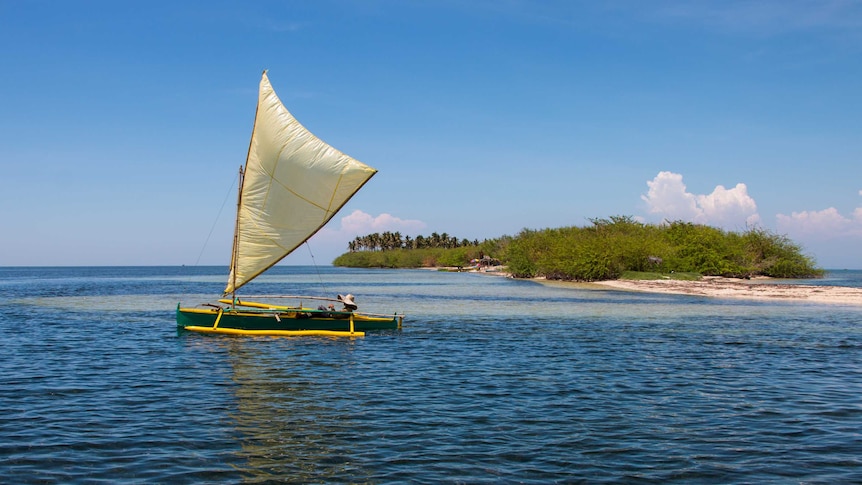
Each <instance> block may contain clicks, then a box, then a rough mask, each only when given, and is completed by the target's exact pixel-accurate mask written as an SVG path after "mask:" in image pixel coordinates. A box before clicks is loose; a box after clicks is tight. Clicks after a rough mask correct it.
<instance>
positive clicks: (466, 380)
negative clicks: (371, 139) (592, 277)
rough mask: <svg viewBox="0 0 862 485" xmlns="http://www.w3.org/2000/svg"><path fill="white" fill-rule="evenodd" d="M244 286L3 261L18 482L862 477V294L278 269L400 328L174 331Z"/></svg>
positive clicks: (7, 402) (165, 274)
mask: <svg viewBox="0 0 862 485" xmlns="http://www.w3.org/2000/svg"><path fill="white" fill-rule="evenodd" d="M225 278H226V270H225V269H224V268H179V267H176V268H156V267H145V268H0V302H2V303H0V305H2V311H0V342H2V344H3V345H2V349H3V350H2V353H0V363H2V366H0V382H2V386H0V409H2V412H0V482H2V483H74V482H81V483H88V482H91V481H100V480H101V481H105V482H110V483H164V482H172V483H202V482H203V483H211V482H227V483H237V482H250V483H262V482H266V481H274V482H286V483H290V482H293V483H310V482H316V483H320V482H351V483H355V482H365V483H396V482H397V483H516V482H517V483H553V482H565V483H572V482H582V481H583V482H589V483H593V482H614V483H618V482H627V481H632V482H637V481H643V482H654V483H666V482H674V481H676V482H679V483H739V482H746V483H787V482H792V483H797V482H806V483H852V482H857V483H858V482H862V400H860V397H859V396H862V325H860V324H862V308H860V307H848V306H834V305H813V304H807V303H793V302H775V303H773V302H745V301H739V300H720V299H708V298H702V297H691V296H676V295H646V294H633V293H625V292H617V291H607V290H587V289H572V288H551V287H546V286H543V285H540V284H537V283H533V282H525V281H515V280H510V279H505V278H497V277H490V276H486V275H479V274H467V273H437V272H430V271H421V270H417V271H410V270H400V271H399V270H395V271H387V270H376V271H368V270H348V269H338V268H328V267H326V268H317V269H315V268H311V267H277V268H275V269H274V271H272V272H271V274H267V275H265V276H263V277H262V278H260V279H259V281H256V282H255V283H253V284H252V285H250V286H253V287H252V288H249V289H248V292H249V293H266V294H272V293H289V294H321V293H323V294H326V295H335V294H337V293H342V294H343V293H347V292H349V293H352V294H354V295H356V299H357V303H358V304H359V305H360V308H361V309H362V310H368V311H381V312H383V311H399V312H405V313H407V319H406V320H405V327H404V329H403V330H402V331H400V332H382V333H371V334H369V335H368V336H367V337H365V338H362V339H353V340H351V339H327V338H293V339H291V338H248V337H241V338H231V337H211V336H202V335H195V334H181V335H178V334H177V332H176V329H175V320H174V314H173V310H174V308H175V307H176V304H177V302H178V301H182V302H183V303H184V304H185V303H188V304H195V303H198V302H199V301H203V300H207V299H210V298H211V297H213V296H215V295H218V294H219V293H220V291H221V290H222V289H223V287H224V281H225ZM836 282H838V283H836ZM860 282H862V273H860V272H836V273H832V274H830V277H828V278H826V279H824V280H822V281H821V283H822V284H845V285H854V286H859V284H860ZM807 283H810V282H807Z"/></svg>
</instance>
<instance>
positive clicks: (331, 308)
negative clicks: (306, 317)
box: [317, 303, 335, 318]
mask: <svg viewBox="0 0 862 485" xmlns="http://www.w3.org/2000/svg"><path fill="white" fill-rule="evenodd" d="M317 309H318V310H320V311H321V312H323V313H321V314H320V316H321V317H323V318H330V317H332V314H331V313H329V312H334V311H335V305H333V304H332V303H330V304H329V306H328V307H325V306H323V305H320V306H318V307H317Z"/></svg>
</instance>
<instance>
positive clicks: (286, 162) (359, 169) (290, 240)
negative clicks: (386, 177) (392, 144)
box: [224, 72, 377, 294]
mask: <svg viewBox="0 0 862 485" xmlns="http://www.w3.org/2000/svg"><path fill="white" fill-rule="evenodd" d="M375 173H377V170H375V169H374V168H371V167H369V166H368V165H365V164H364V163H362V162H360V161H358V160H355V159H353V158H351V157H349V156H347V155H345V154H344V153H342V152H340V151H338V150H336V149H335V148H333V147H331V146H329V145H327V144H326V143H324V142H323V141H322V140H320V139H319V138H317V137H316V136H314V135H313V134H312V133H311V132H309V131H308V130H306V129H305V127H303V126H302V125H301V124H300V123H299V122H298V121H296V118H294V117H293V115H291V114H290V112H288V111H287V109H286V108H285V107H284V105H283V104H281V101H280V100H279V99H278V96H276V94H275V91H273V89H272V86H271V85H270V83H269V78H267V76H266V72H264V73H263V78H262V79H261V80H260V93H259V96H258V104H257V115H256V116H255V122H254V131H253V133H252V136H251V144H250V146H249V151H248V160H247V161H246V168H245V177H244V181H243V184H242V188H241V189H240V204H239V209H238V214H237V227H236V242H235V244H234V250H233V251H234V252H233V257H232V261H231V274H230V276H229V278H228V284H227V288H225V290H224V292H225V294H228V293H232V292H234V291H236V290H237V289H238V288H239V287H241V286H242V285H244V284H246V283H248V282H249V281H251V280H252V279H254V278H255V277H256V276H258V275H259V274H261V273H262V272H264V271H265V270H266V269H267V268H269V267H271V266H272V265H274V264H276V263H277V262H279V261H280V260H281V259H282V258H284V257H285V256H287V255H288V254H290V253H291V252H292V251H293V250H294V249H296V248H297V247H298V246H300V245H301V244H302V243H304V242H305V241H306V240H307V239H308V238H310V237H311V236H312V235H314V233H316V232H317V231H318V230H319V229H320V228H321V227H323V225H324V224H326V223H327V222H328V221H329V220H330V219H331V218H332V217H333V216H334V215H335V213H336V212H338V210H339V209H341V207H342V206H343V205H344V204H345V203H346V202H347V201H348V200H349V199H350V198H351V197H353V194H355V193H356V191H358V190H359V189H360V188H361V187H362V186H363V185H364V184H365V182H367V181H368V179H370V178H371V177H372V176H373V175H374V174H375Z"/></svg>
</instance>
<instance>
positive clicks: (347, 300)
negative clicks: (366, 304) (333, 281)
mask: <svg viewBox="0 0 862 485" xmlns="http://www.w3.org/2000/svg"><path fill="white" fill-rule="evenodd" d="M338 301H340V302H341V303H343V304H344V310H342V311H345V312H352V311H353V310H356V309H357V308H359V307H358V306H356V303H354V301H353V295H351V294H350V293H348V294H346V295H343V296H342V295H338Z"/></svg>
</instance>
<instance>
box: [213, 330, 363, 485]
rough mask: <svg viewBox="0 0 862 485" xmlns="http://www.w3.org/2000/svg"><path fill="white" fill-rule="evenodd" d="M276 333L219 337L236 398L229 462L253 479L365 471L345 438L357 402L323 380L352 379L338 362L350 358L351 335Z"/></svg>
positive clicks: (305, 479) (307, 478) (353, 429)
mask: <svg viewBox="0 0 862 485" xmlns="http://www.w3.org/2000/svg"><path fill="white" fill-rule="evenodd" d="M210 340H218V339H210ZM277 340H279V341H278V342H273V338H251V339H248V338H231V339H228V341H227V342H225V344H226V346H227V357H228V359H227V361H228V363H229V365H230V368H231V371H232V375H231V380H232V383H233V387H232V391H233V395H234V397H235V399H236V407H235V410H234V411H233V412H229V413H227V414H228V416H229V418H230V419H231V421H232V425H233V427H234V428H235V430H236V433H237V435H238V436H237V440H238V442H239V444H240V450H239V451H238V452H237V458H239V459H238V460H237V463H236V464H235V465H234V467H235V468H236V469H237V470H238V471H239V472H241V473H242V474H243V475H244V476H245V478H246V480H247V481H248V482H252V483H259V482H261V481H273V482H279V483H283V482H293V483H309V482H319V481H321V480H327V479H345V478H350V479H351V480H360V481H361V480H362V478H363V477H364V476H368V475H367V473H365V472H364V471H363V470H362V468H361V466H360V465H359V460H356V459H355V457H354V456H353V455H352V453H353V451H354V449H353V445H352V443H351V442H352V441H353V440H352V439H351V438H352V437H353V436H354V435H355V434H356V433H362V430H357V425H358V423H357V422H356V420H355V419H354V416H355V415H356V414H357V413H358V412H359V411H361V410H356V409H351V407H350V402H351V397H350V396H349V395H343V394H340V393H338V392H337V391H336V389H339V388H341V386H332V385H329V383H331V382H332V380H336V379H337V380H349V379H350V375H349V374H350V370H349V369H344V368H342V367H343V363H344V362H350V361H351V358H350V356H349V354H351V353H353V352H354V350H355V345H356V342H355V341H353V340H352V339H338V338H312V339H309V338H302V339H292V338H278V339H277ZM310 347H313V349H311V348H310ZM306 349H308V350H306ZM327 356H331V357H332V358H331V359H328V358H327ZM309 367H314V368H315V369H316V370H315V371H314V372H310V371H309V369H308V368H309ZM309 375H314V376H315V378H309V377H308V376H309Z"/></svg>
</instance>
